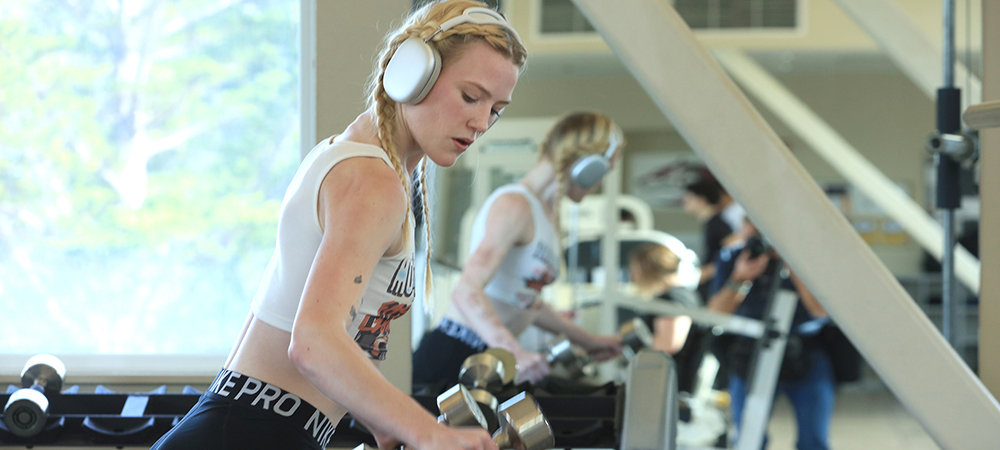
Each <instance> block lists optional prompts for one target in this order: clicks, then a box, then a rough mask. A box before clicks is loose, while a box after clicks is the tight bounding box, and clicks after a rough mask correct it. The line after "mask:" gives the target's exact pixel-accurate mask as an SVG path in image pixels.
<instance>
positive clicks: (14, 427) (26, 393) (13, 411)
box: [3, 389, 49, 437]
mask: <svg viewBox="0 0 1000 450" xmlns="http://www.w3.org/2000/svg"><path fill="white" fill-rule="evenodd" d="M48 410H49V399H47V398H45V394H42V393H41V392H38V391H36V390H34V389H19V390H17V391H16V392H14V393H13V394H11V396H10V398H9V399H8V400H7V404H6V405H4V408H3V422H4V425H7V429H8V430H10V432H11V433H13V434H14V435H15V436H19V437H30V436H34V435H36V434H38V433H39V432H40V431H42V428H45V421H46V420H47V419H48Z"/></svg>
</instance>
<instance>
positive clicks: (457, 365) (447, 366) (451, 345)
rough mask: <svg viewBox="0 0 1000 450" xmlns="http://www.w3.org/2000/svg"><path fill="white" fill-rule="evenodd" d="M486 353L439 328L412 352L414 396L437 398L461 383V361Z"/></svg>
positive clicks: (484, 346) (424, 338)
mask: <svg viewBox="0 0 1000 450" xmlns="http://www.w3.org/2000/svg"><path fill="white" fill-rule="evenodd" d="M483 350H486V345H480V346H478V347H472V346H470V345H469V344H467V343H465V342H463V341H462V340H460V339H457V338H453V337H451V336H448V335H447V334H445V333H444V332H443V331H441V329H440V328H436V329H434V331H431V332H430V333H427V334H425V335H424V337H423V339H421V340H420V346H419V347H417V350H416V351H415V352H413V393H414V394H424V395H438V394H440V393H441V392H444V390H445V389H447V388H449V387H452V386H454V385H455V384H457V383H458V371H459V370H461V368H462V362H464V361H465V358H468V357H470V356H472V355H474V354H476V353H480V352H482V351H483Z"/></svg>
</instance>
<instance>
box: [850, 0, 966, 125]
mask: <svg viewBox="0 0 1000 450" xmlns="http://www.w3.org/2000/svg"><path fill="white" fill-rule="evenodd" d="M835 1H836V2H837V4H838V5H840V7H841V9H843V10H844V12H846V13H847V15H849V16H851V18H852V19H854V21H855V22H857V24H858V25H860V26H861V28H863V29H864V30H865V32H867V33H868V35H869V36H871V37H872V39H874V40H875V42H876V43H878V45H879V47H881V48H882V50H884V51H885V53H886V54H887V55H888V56H889V58H890V59H892V60H893V62H895V63H896V66H897V67H899V69H900V70H901V71H903V73H904V74H905V75H906V76H907V77H909V78H910V79H911V80H913V82H914V83H916V85H917V86H918V87H919V88H920V89H921V90H922V91H924V93H925V94H927V96H928V97H930V98H932V99H934V98H937V90H938V88H940V87H942V84H943V83H944V82H943V78H944V74H943V72H944V56H943V55H942V50H941V48H942V46H943V44H942V41H943V38H941V39H932V38H930V37H929V36H928V35H927V33H926V32H924V30H922V29H920V27H918V26H917V24H916V23H914V22H913V20H912V19H910V17H909V16H907V15H906V11H903V10H902V9H901V8H900V7H899V6H898V5H896V4H895V3H894V2H892V1H890V0H835ZM966 77H968V79H969V90H970V95H969V98H971V99H972V102H973V103H976V102H979V101H980V99H981V98H982V96H983V84H982V82H981V81H980V80H979V77H977V76H976V75H971V76H970V74H969V70H968V68H966V67H965V64H963V63H962V62H960V61H956V62H955V84H956V85H957V86H962V83H963V81H964V80H966ZM962 98H963V102H964V101H965V100H964V99H965V96H964V95H963V96H962ZM966 106H968V105H966Z"/></svg>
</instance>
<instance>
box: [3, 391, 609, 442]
mask: <svg viewBox="0 0 1000 450" xmlns="http://www.w3.org/2000/svg"><path fill="white" fill-rule="evenodd" d="M74 390H75V389H74V388H70V389H68V390H67V391H64V393H62V394H56V395H48V399H49V411H50V414H49V418H48V420H47V422H46V426H45V428H44V429H43V430H42V431H41V432H40V433H39V434H37V435H35V436H31V437H26V438H24V437H17V436H14V435H13V434H11V432H10V431H9V430H7V429H6V427H5V426H4V425H3V422H2V421H0V446H2V447H29V446H31V447H45V446H63V447H66V446H69V447H72V446H109V447H122V446H149V445H152V444H153V443H154V442H156V440H157V439H159V437H160V436H162V435H163V434H164V433H166V432H167V431H168V430H170V428H171V427H173V426H174V425H175V424H176V423H177V422H178V421H180V419H181V418H182V417H183V416H184V414H186V413H187V412H188V410H190V409H191V407H192V406H194V404H195V403H196V402H197V401H198V398H199V396H200V394H197V393H187V394H171V393H132V394H124V393H108V394H97V393H90V394H88V393H73V391H74ZM553 390H555V389H553ZM522 391H528V392H529V393H533V394H534V395H535V399H536V400H537V401H538V403H539V405H540V406H541V408H542V410H543V411H544V412H545V415H546V417H547V418H548V420H549V423H550V424H551V425H552V428H553V431H554V432H555V438H556V447H558V448H572V447H589V448H616V444H615V442H617V432H618V431H619V430H620V429H621V426H620V420H619V419H618V417H619V416H620V414H618V411H620V409H621V405H620V403H621V402H622V401H623V399H624V397H623V395H624V390H623V389H621V388H620V386H615V385H613V384H610V383H609V384H608V385H605V386H601V387H597V388H593V392H591V393H587V394H582V393H577V394H565V393H564V394H557V393H552V392H547V391H545V390H544V389H542V388H533V387H531V386H530V385H522V386H515V387H511V388H510V389H507V390H505V391H504V392H503V393H501V394H500V395H499V396H498V398H499V399H500V400H501V401H503V400H506V399H507V398H510V397H512V396H513V395H515V394H517V393H519V392H522ZM557 392H558V391H557ZM9 397H10V393H6V394H0V405H2V404H6V402H7V399H8V398H9ZM414 399H415V400H416V401H417V402H418V403H420V404H421V405H422V406H424V408H426V409H427V410H429V411H431V412H432V413H434V414H437V413H438V411H437V405H436V404H435V400H436V398H435V397H433V396H414ZM360 442H367V443H369V444H372V445H374V443H375V442H374V440H373V439H372V438H371V436H370V435H367V434H365V433H364V432H362V431H360V430H357V429H356V428H352V427H351V417H350V415H348V416H345V417H344V419H343V420H341V422H340V424H339V425H338V426H337V432H336V433H334V435H333V438H332V439H331V441H330V447H353V446H354V445H357V444H358V443H360Z"/></svg>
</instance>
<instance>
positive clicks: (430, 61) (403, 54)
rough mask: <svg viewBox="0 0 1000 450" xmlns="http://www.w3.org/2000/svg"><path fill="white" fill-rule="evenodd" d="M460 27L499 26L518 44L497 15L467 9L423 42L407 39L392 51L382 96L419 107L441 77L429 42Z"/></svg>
mask: <svg viewBox="0 0 1000 450" xmlns="http://www.w3.org/2000/svg"><path fill="white" fill-rule="evenodd" d="M463 23H474V24H495V25H499V26H501V27H504V28H506V29H507V30H508V31H510V33H511V34H512V35H514V38H515V39H517V40H518V41H520V40H521V38H520V37H519V36H518V35H517V32H516V31H514V28H513V27H511V26H510V25H509V24H507V20H506V19H504V17H503V15H501V14H500V13H499V12H496V11H494V10H492V9H489V8H468V9H466V10H465V11H463V12H462V14H461V15H459V16H457V17H454V18H452V19H449V20H447V21H445V22H444V23H442V24H441V25H440V26H439V27H438V29H437V30H436V31H434V34H431V35H430V36H428V37H427V39H420V38H416V37H411V38H409V39H407V40H405V41H403V43H402V44H400V45H399V47H397V48H396V52H395V53H393V55H392V58H390V59H389V64H388V65H386V67H385V73H384V74H383V77H382V85H383V86H384V87H385V93H386V94H388V95H389V97H390V98H392V99H393V100H395V101H396V102H398V103H405V104H409V105H416V104H417V103H420V101H421V100H423V99H424V97H426V96H427V94H428V93H429V92H430V91H431V88H432V87H434V82H435V81H437V78H438V75H440V74H441V54H440V53H438V51H437V49H436V48H434V46H433V45H431V44H429V42H430V41H431V39H433V38H434V36H436V35H437V34H438V33H443V32H445V31H447V30H449V29H451V28H452V27H454V26H456V25H460V24H463Z"/></svg>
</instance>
